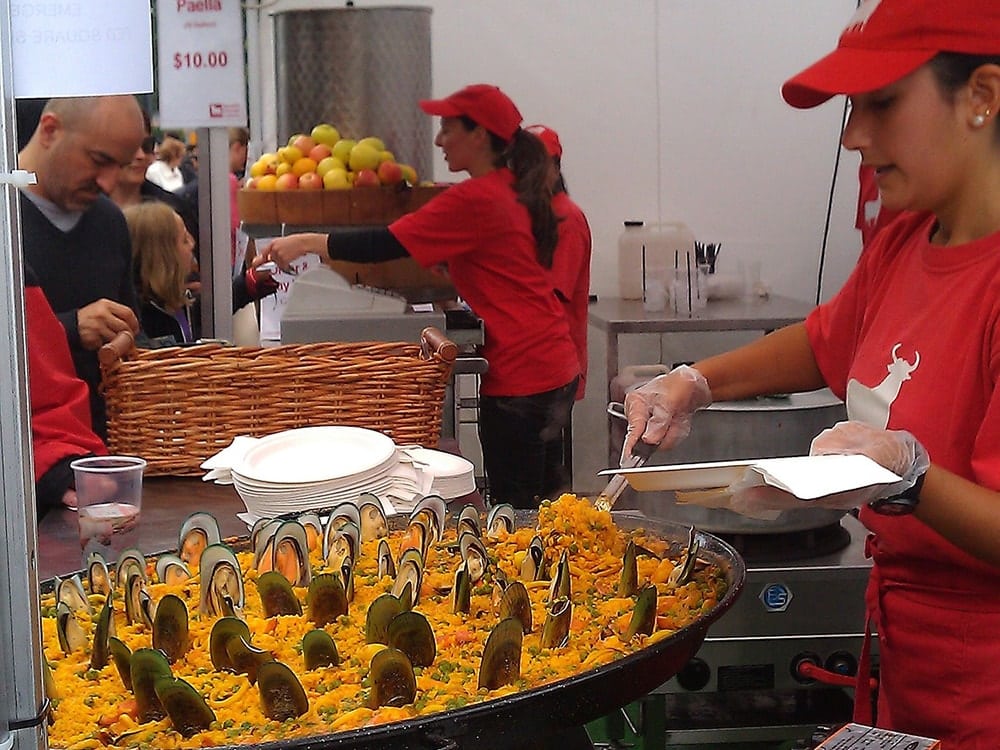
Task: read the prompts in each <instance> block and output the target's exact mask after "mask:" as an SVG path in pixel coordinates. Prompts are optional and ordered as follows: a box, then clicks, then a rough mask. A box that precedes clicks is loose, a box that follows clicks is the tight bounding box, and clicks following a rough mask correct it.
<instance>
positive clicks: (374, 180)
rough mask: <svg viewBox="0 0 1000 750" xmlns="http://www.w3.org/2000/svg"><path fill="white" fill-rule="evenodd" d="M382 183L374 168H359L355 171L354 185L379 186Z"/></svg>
mask: <svg viewBox="0 0 1000 750" xmlns="http://www.w3.org/2000/svg"><path fill="white" fill-rule="evenodd" d="M381 184H382V183H381V182H380V181H379V179H378V175H377V174H376V173H375V170H374V169H368V168H365V169H358V170H355V173H354V187H377V186H378V185H381Z"/></svg>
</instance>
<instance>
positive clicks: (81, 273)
mask: <svg viewBox="0 0 1000 750" xmlns="http://www.w3.org/2000/svg"><path fill="white" fill-rule="evenodd" d="M143 135H144V128H143V121H142V111H141V110H140V108H139V104H138V103H137V102H136V100H135V97H133V96H102V97H85V98H64V99H51V100H49V102H48V103H47V104H46V105H45V109H44V110H43V112H42V116H41V118H40V120H39V122H38V126H37V127H36V129H35V132H34V134H33V135H32V137H31V140H30V141H29V142H28V145H27V146H25V147H24V149H22V151H21V153H20V154H19V156H18V167H19V168H20V169H24V170H27V171H29V172H34V173H35V175H36V177H37V184H35V185H31V186H30V187H29V188H28V189H27V190H25V191H24V192H23V193H22V196H21V243H22V247H23V252H24V259H25V262H26V263H27V264H28V265H30V266H31V268H32V269H33V270H34V272H35V274H36V275H37V276H38V280H39V283H40V285H41V287H42V290H43V291H44V292H45V296H46V298H47V299H48V301H49V304H50V305H51V306H52V309H53V310H55V312H56V315H57V317H58V319H59V322H60V323H62V325H63V328H64V329H65V330H66V337H67V340H68V342H69V347H70V351H71V353H72V356H73V363H74V365H75V366H76V371H77V374H78V375H79V376H80V378H81V379H82V380H84V381H85V382H86V383H87V385H88V387H89V389H90V406H91V416H92V420H93V425H94V431H95V432H96V433H97V434H98V435H100V436H101V437H102V438H105V437H106V424H105V422H106V416H105V408H104V400H103V398H101V396H100V394H99V393H98V385H99V384H100V379H101V378H100V368H99V366H98V362H97V350H98V349H99V348H100V347H101V345H102V344H104V343H106V342H107V341H110V340H111V339H112V338H114V337H115V335H116V334H118V333H119V332H121V331H125V330H128V331H131V332H132V333H133V334H135V333H138V331H139V321H138V318H137V316H136V313H135V308H136V298H135V290H134V288H133V285H132V272H131V268H132V249H131V245H130V242H129V236H128V229H127V227H126V225H125V219H124V217H123V216H122V213H121V210H120V209H119V208H118V207H117V206H116V205H115V204H114V203H112V202H111V200H110V199H108V197H107V193H109V192H110V191H111V190H112V189H113V188H114V185H115V182H116V181H117V180H118V176H119V174H120V173H121V168H122V167H123V166H124V165H126V164H128V163H129V162H131V161H132V157H133V156H134V155H135V152H136V150H137V149H138V148H139V147H140V144H141V142H142V139H143Z"/></svg>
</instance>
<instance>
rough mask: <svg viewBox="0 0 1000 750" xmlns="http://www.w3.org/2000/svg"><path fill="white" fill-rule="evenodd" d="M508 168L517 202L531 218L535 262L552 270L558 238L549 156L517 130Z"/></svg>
mask: <svg viewBox="0 0 1000 750" xmlns="http://www.w3.org/2000/svg"><path fill="white" fill-rule="evenodd" d="M506 157H507V165H508V166H509V167H510V170H511V171H512V172H513V173H514V191H515V192H516V193H517V201H518V203H520V204H522V205H523V206H524V207H525V208H527V209H528V214H529V215H530V216H531V234H532V235H533V236H534V238H535V245H536V247H537V251H536V252H537V257H538V262H539V263H540V264H541V265H542V267H543V268H552V256H553V255H555V251H556V242H557V241H558V238H559V228H558V227H559V221H558V220H557V219H556V215H555V213H553V211H552V185H551V184H550V182H549V154H548V152H547V151H546V150H545V145H544V144H543V143H542V141H541V140H540V139H539V138H538V136H536V135H534V134H533V133H529V132H528V131H526V130H522V129H520V128H518V130H517V132H516V133H515V134H514V138H513V140H511V142H510V144H509V145H508V146H507V151H506Z"/></svg>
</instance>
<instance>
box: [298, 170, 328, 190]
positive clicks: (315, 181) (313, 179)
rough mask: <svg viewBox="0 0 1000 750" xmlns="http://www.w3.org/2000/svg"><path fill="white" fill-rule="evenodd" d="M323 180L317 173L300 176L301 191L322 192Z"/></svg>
mask: <svg viewBox="0 0 1000 750" xmlns="http://www.w3.org/2000/svg"><path fill="white" fill-rule="evenodd" d="M322 189H323V178H322V177H320V176H319V175H318V174H316V173H315V172H306V173H305V174H302V175H300V176H299V190H322Z"/></svg>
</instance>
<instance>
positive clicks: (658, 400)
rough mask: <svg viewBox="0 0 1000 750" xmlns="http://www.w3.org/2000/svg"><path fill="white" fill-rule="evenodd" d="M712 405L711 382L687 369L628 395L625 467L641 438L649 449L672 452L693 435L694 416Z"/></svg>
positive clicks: (681, 367) (675, 372)
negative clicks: (692, 419)
mask: <svg viewBox="0 0 1000 750" xmlns="http://www.w3.org/2000/svg"><path fill="white" fill-rule="evenodd" d="M711 403H712V390H711V388H709V386H708V381H707V380H705V377H704V376H703V375H702V374H701V373H700V372H698V371H697V370H696V369H694V368H693V367H689V366H688V365H681V366H680V367H675V368H674V369H673V370H671V371H670V372H668V373H666V374H664V375H658V376H657V377H655V378H653V379H652V380H650V381H649V382H648V383H646V384H645V385H642V386H639V387H638V388H636V389H635V390H633V391H631V392H629V393H628V394H626V396H625V418H626V419H627V420H628V431H627V432H626V433H625V444H624V445H623V446H622V458H621V462H622V465H624V462H625V459H627V458H628V457H629V456H631V455H632V448H633V446H635V444H636V443H637V442H638V441H639V440H640V438H641V439H642V440H643V441H644V442H646V443H649V444H650V445H658V446H659V447H661V448H664V449H670V448H673V447H674V446H675V445H677V444H678V443H679V442H680V441H681V440H683V439H684V438H686V437H687V436H688V435H690V434H691V417H692V416H693V415H694V413H695V412H696V411H698V410H699V409H704V408H705V407H706V406H709V405H710V404H711Z"/></svg>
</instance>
